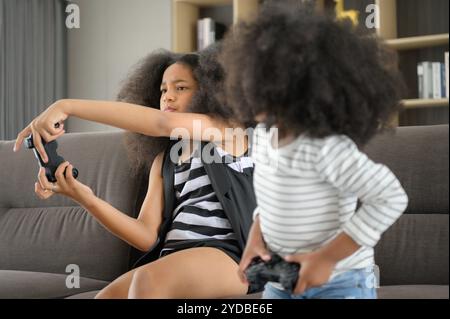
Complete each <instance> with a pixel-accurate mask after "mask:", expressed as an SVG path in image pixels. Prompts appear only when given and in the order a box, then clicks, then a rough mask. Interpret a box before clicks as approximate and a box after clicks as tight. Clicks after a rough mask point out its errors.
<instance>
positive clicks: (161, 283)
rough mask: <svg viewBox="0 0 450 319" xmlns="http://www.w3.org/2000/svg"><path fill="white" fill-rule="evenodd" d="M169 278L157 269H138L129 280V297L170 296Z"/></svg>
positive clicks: (171, 293)
mask: <svg viewBox="0 0 450 319" xmlns="http://www.w3.org/2000/svg"><path fill="white" fill-rule="evenodd" d="M172 295H173V291H172V289H171V285H170V280H168V278H167V277H165V276H164V275H163V274H161V273H160V272H159V271H158V270H157V269H155V268H152V267H147V268H143V269H138V270H137V271H136V272H135V273H134V275H133V279H132V280H131V285H130V291H129V295H128V297H129V298H171V296H172Z"/></svg>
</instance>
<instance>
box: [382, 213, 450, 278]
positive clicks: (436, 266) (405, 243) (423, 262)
mask: <svg viewBox="0 0 450 319" xmlns="http://www.w3.org/2000/svg"><path fill="white" fill-rule="evenodd" d="M448 224H449V216H448V215H447V214H446V215H443V214H405V215H403V216H401V217H400V219H399V220H398V221H397V222H396V223H395V224H394V225H392V226H391V227H390V228H389V229H388V230H387V231H386V232H385V233H384V234H383V237H382V239H381V240H380V242H379V243H378V245H377V246H376V247H375V262H376V264H377V265H378V267H379V272H380V282H381V285H382V286H384V285H412V284H415V285H433V284H435V285H448V269H449V264H448V260H449V254H448V253H449V246H448V243H449V235H448Z"/></svg>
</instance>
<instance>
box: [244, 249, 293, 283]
mask: <svg viewBox="0 0 450 319" xmlns="http://www.w3.org/2000/svg"><path fill="white" fill-rule="evenodd" d="M299 271H300V264H298V263H290V262H287V261H285V260H284V259H283V258H281V257H280V256H279V255H277V254H273V253H272V254H271V258H270V260H269V261H267V262H264V260H262V259H261V258H260V257H256V258H254V259H253V261H252V262H251V263H250V265H249V266H248V268H247V269H246V270H245V275H246V277H247V280H248V282H249V283H250V284H252V285H255V287H257V289H258V290H262V289H263V288H264V285H265V284H266V283H267V282H268V281H272V282H279V283H280V284H281V285H282V286H283V288H284V289H286V291H289V292H292V291H293V290H294V288H295V285H296V284H297V280H298V272H299Z"/></svg>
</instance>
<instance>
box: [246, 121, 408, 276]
mask: <svg viewBox="0 0 450 319" xmlns="http://www.w3.org/2000/svg"><path fill="white" fill-rule="evenodd" d="M271 132H272V131H270V132H268V131H267V130H266V129H265V128H264V126H263V125H258V126H257V127H256V129H255V131H254V137H253V146H252V154H251V156H252V158H253V161H254V163H255V174H254V186H255V193H256V198H257V203H258V207H257V209H256V210H255V215H256V214H259V215H260V223H261V231H262V233H263V236H264V239H265V241H266V242H267V245H268V247H269V249H271V250H272V251H275V252H277V253H280V254H281V255H286V254H293V253H305V252H310V251H313V250H315V249H317V248H319V247H321V246H323V245H325V244H326V243H328V242H330V241H331V240H333V239H334V238H335V237H336V236H337V235H338V234H340V233H341V232H343V231H344V232H346V233H347V234H348V235H349V236H350V237H352V239H353V240H355V242H357V243H358V244H359V245H360V246H361V248H360V249H359V250H358V251H357V252H355V253H354V254H353V255H352V256H350V257H347V258H345V259H344V260H341V261H340V262H339V263H338V264H337V265H336V269H335V271H334V273H333V276H336V275H337V274H339V273H341V272H343V271H346V270H348V269H350V268H351V269H357V268H364V267H367V266H370V265H372V264H373V263H374V260H373V247H374V246H375V244H376V243H377V242H378V240H379V239H380V236H381V234H382V233H383V232H384V231H385V230H386V229H387V228H388V227H390V226H391V225H392V224H393V223H394V222H395V221H396V220H397V219H398V218H399V217H400V215H401V214H402V213H403V211H404V210H405V209H406V207H407V204H408V197H407V196H406V194H405V191H404V190H403V188H402V186H401V185H400V182H399V181H398V180H397V178H396V177H395V175H394V174H393V173H392V172H391V171H390V170H389V169H388V168H387V167H386V166H384V165H381V164H376V163H374V162H372V161H371V160H370V159H369V158H368V157H367V156H366V155H365V154H364V153H362V152H360V151H359V150H358V148H357V146H356V145H355V143H354V142H353V141H352V140H351V139H350V138H348V137H347V136H345V135H334V136H330V137H326V138H322V139H320V138H311V137H308V136H306V135H300V136H299V137H297V138H296V139H295V140H294V141H293V142H291V143H290V144H288V145H286V146H282V147H279V148H274V147H273V146H272V144H271V141H272V135H271ZM358 199H359V200H360V201H361V207H360V208H359V209H358V211H355V209H356V206H357V200H358Z"/></svg>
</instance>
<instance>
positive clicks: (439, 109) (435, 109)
mask: <svg viewBox="0 0 450 319" xmlns="http://www.w3.org/2000/svg"><path fill="white" fill-rule="evenodd" d="M375 3H376V4H377V5H378V6H379V14H380V28H379V29H378V30H377V34H378V35H379V36H380V37H381V38H382V39H384V40H385V42H386V44H387V45H388V46H389V47H390V48H392V49H394V50H396V51H397V52H398V54H399V63H400V70H401V71H402V73H403V75H404V78H405V82H406V84H407V87H408V90H409V93H408V96H407V97H406V98H405V99H404V100H403V105H404V108H405V111H404V113H402V115H401V116H400V117H398V118H397V122H398V123H399V125H420V124H441V123H445V122H446V123H448V107H449V100H448V98H446V99H420V98H417V96H418V92H417V87H418V83H417V63H419V62H420V61H422V60H437V61H440V62H443V57H444V52H445V51H448V43H449V34H448V1H447V0H445V1H441V0H432V1H429V0H428V1H427V0H409V1H405V0H375ZM445 3H447V4H445ZM444 11H445V12H444ZM435 19H436V20H435ZM443 31H444V32H445V33H444V32H443Z"/></svg>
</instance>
